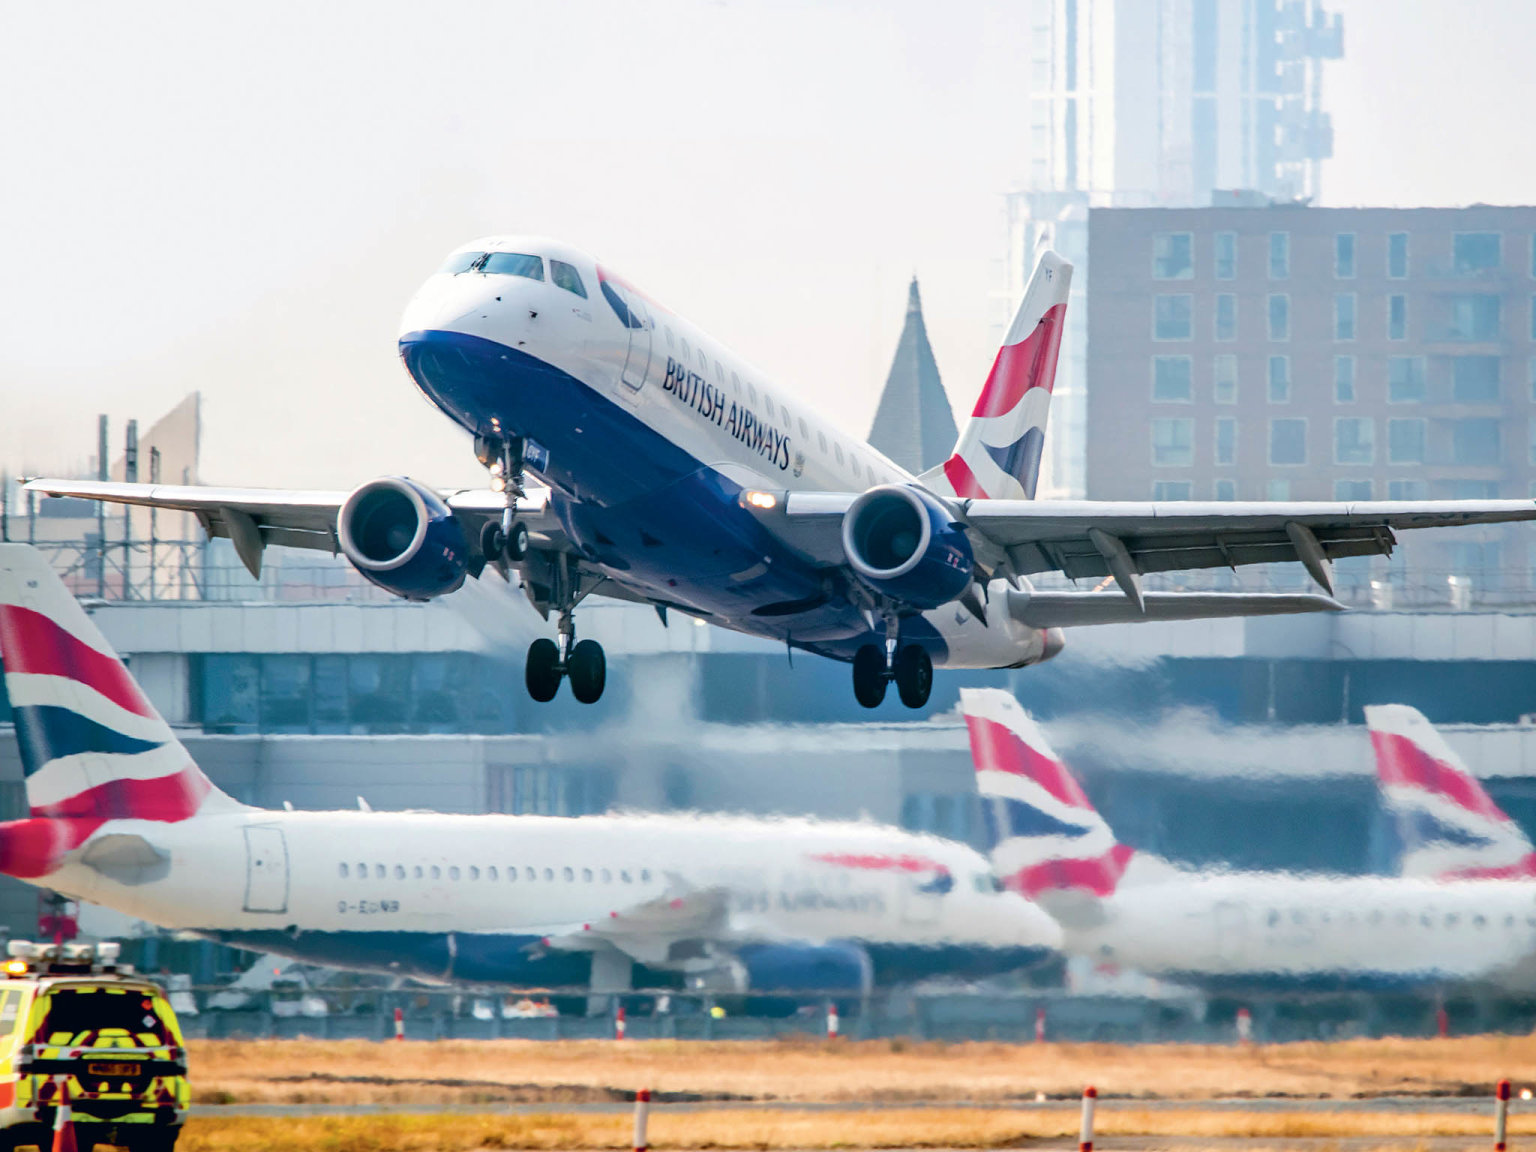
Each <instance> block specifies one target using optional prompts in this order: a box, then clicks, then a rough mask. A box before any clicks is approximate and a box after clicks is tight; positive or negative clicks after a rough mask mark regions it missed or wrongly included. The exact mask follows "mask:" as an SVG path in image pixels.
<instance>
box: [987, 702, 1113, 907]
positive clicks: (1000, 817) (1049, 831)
mask: <svg viewBox="0 0 1536 1152" xmlns="http://www.w3.org/2000/svg"><path fill="white" fill-rule="evenodd" d="M960 710H961V711H962V712H963V713H964V714H965V724H966V728H967V729H968V730H969V731H970V737H971V758H972V760H973V761H974V762H975V764H976V789H977V791H978V792H979V793H980V794H981V799H982V811H983V813H984V814H985V816H986V820H987V833H988V843H989V847H990V851H991V854H992V862H993V866H994V867H995V868H996V869H997V872H998V875H999V876H1001V877H1002V879H1003V883H1004V884H1005V885H1007V886H1008V887H1009V888H1011V889H1013V890H1014V891H1016V892H1021V893H1023V894H1024V895H1025V896H1028V897H1030V898H1034V897H1036V896H1039V895H1041V894H1043V893H1049V892H1070V893H1075V894H1077V895H1080V896H1094V897H1102V896H1109V895H1110V894H1112V893H1113V892H1114V891H1115V888H1116V887H1117V886H1118V885H1119V883H1120V877H1121V876H1122V875H1124V873H1125V869H1126V866H1127V865H1128V864H1129V863H1130V860H1131V856H1132V855H1133V850H1132V849H1131V848H1129V847H1127V846H1126V845H1124V844H1119V843H1116V841H1115V834H1114V833H1113V832H1112V831H1111V830H1110V827H1109V825H1108V824H1106V823H1105V822H1104V818H1103V817H1102V816H1100V815H1099V814H1098V812H1097V811H1095V810H1094V807H1093V804H1092V802H1090V801H1089V799H1088V797H1087V795H1086V794H1085V793H1084V792H1083V789H1082V786H1081V785H1080V784H1079V783H1078V782H1077V780H1076V778H1074V777H1073V775H1072V773H1071V771H1070V770H1069V769H1068V768H1067V766H1066V765H1065V764H1064V763H1062V761H1061V758H1060V757H1059V756H1057V755H1056V753H1055V752H1054V751H1052V750H1051V746H1050V744H1049V743H1048V742H1047V741H1046V739H1045V734H1044V733H1043V732H1041V731H1040V728H1039V726H1038V725H1037V724H1036V723H1035V722H1034V721H1033V720H1031V719H1030V717H1029V715H1028V714H1027V713H1026V712H1025V711H1024V709H1023V708H1021V707H1020V706H1019V702H1018V701H1017V700H1015V699H1014V698H1013V697H1012V696H1010V695H1009V694H1008V693H1006V692H1002V691H999V690H997V689H995V688H962V689H961V690H960Z"/></svg>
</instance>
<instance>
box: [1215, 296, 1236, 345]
mask: <svg viewBox="0 0 1536 1152" xmlns="http://www.w3.org/2000/svg"><path fill="white" fill-rule="evenodd" d="M1216 339H1218V340H1236V339H1237V297H1236V296H1234V295H1233V294H1232V293H1230V292H1219V293H1217V295H1216Z"/></svg>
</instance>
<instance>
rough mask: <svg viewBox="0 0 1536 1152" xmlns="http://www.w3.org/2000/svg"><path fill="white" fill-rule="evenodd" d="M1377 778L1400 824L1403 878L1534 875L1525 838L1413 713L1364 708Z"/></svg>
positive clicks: (1533, 853)
mask: <svg viewBox="0 0 1536 1152" xmlns="http://www.w3.org/2000/svg"><path fill="white" fill-rule="evenodd" d="M1365 722H1366V725H1367V726H1368V727H1369V728H1370V731H1371V746H1372V747H1373V748H1374V749H1375V752H1376V778H1377V782H1378V783H1379V785H1380V787H1381V794H1382V799H1383V800H1384V801H1385V803H1386V806H1387V810H1388V811H1389V812H1391V813H1392V814H1393V815H1394V816H1395V817H1396V818H1397V829H1398V835H1399V838H1400V839H1401V841H1402V850H1403V858H1402V872H1403V875H1405V876H1422V877H1428V878H1430V879H1435V880H1501V879H1523V878H1530V877H1536V850H1533V848H1532V845H1531V841H1530V839H1529V838H1528V837H1527V836H1526V834H1525V833H1524V832H1522V831H1521V830H1520V826H1519V825H1518V824H1516V823H1515V822H1514V821H1513V820H1511V819H1510V818H1509V817H1508V816H1507V815H1506V814H1505V813H1504V811H1503V810H1502V809H1501V808H1500V807H1499V806H1498V805H1497V804H1495V803H1494V802H1493V797H1491V796H1489V795H1488V793H1487V791H1486V790H1485V789H1484V788H1483V786H1482V785H1481V784H1480V783H1478V780H1477V777H1475V776H1473V775H1472V773H1471V772H1470V771H1468V769H1467V766H1466V764H1464V763H1463V762H1462V759H1461V757H1460V756H1458V755H1456V753H1455V752H1454V751H1453V750H1452V749H1451V746H1450V745H1449V744H1447V743H1446V742H1445V739H1444V737H1442V736H1441V735H1440V733H1439V732H1437V731H1435V727H1434V725H1433V724H1431V723H1430V722H1429V721H1428V720H1426V719H1425V718H1424V716H1423V714H1422V713H1420V712H1419V711H1418V710H1417V709H1414V708H1410V707H1408V706H1407V705H1406V704H1382V705H1378V706H1376V707H1371V708H1367V709H1366V710H1365Z"/></svg>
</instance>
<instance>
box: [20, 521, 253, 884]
mask: <svg viewBox="0 0 1536 1152" xmlns="http://www.w3.org/2000/svg"><path fill="white" fill-rule="evenodd" d="M0 668H3V670H4V675H5V689H6V694H7V696H8V697H9V700H10V706H11V713H12V716H11V718H12V720H13V721H14V722H15V725H16V741H17V744H18V745H19V747H20V752H21V767H22V773H23V775H24V777H25V788H26V796H27V806H28V808H29V809H30V816H29V817H28V818H27V819H24V820H12V821H8V822H6V823H3V824H0V872H5V873H8V874H9V875H12V876H23V877H36V876H42V875H46V874H47V873H48V872H50V871H52V870H53V869H54V867H55V866H56V865H57V864H58V861H59V859H60V858H61V857H62V856H63V854H64V853H66V852H68V851H70V850H72V849H74V848H77V847H79V846H80V845H81V844H83V843H85V841H86V840H87V839H88V838H89V837H90V836H91V834H92V833H93V832H95V831H96V829H97V828H99V827H100V826H101V825H102V824H104V823H106V822H107V821H108V820H114V819H117V820H152V821H159V822H163V823H174V822H178V821H181V820H186V819H188V818H189V817H191V816H193V815H194V814H196V813H197V812H198V811H199V810H200V809H202V808H204V807H205V806H234V805H235V803H236V802H235V801H234V800H232V799H231V798H230V797H228V796H226V795H225V794H224V793H222V792H220V791H219V790H218V789H216V788H215V787H214V786H213V784H212V783H211V782H210V781H209V780H208V778H207V777H206V776H204V775H203V773H202V771H201V769H199V768H198V766H197V765H196V764H195V763H193V761H192V757H191V756H190V755H189V754H188V752H187V750H186V748H184V747H183V746H182V744H181V742H180V741H179V740H177V739H176V737H175V735H174V734H173V733H172V732H171V729H170V726H169V725H167V724H166V722H165V721H164V720H163V719H161V717H160V714H159V713H158V712H156V711H155V708H154V706H153V705H152V704H150V702H149V700H148V699H147V698H146V697H145V695H144V693H143V691H142V690H141V689H140V688H139V686H138V684H137V683H136V682H135V681H134V679H133V676H132V675H131V674H130V673H129V671H128V669H127V668H126V667H125V666H124V664H123V662H122V661H121V660H120V659H118V657H117V654H116V653H115V652H113V651H112V647H111V645H110V644H108V643H107V641H106V639H105V638H104V637H103V636H102V635H101V633H100V631H98V630H97V628H96V625H95V624H93V623H92V622H91V619H90V617H89V616H87V615H86V613H85V610H84V609H83V608H81V606H80V604H79V603H78V602H77V601H76V600H75V598H74V596H72V595H71V594H70V592H69V589H67V588H66V587H65V586H64V582H63V581H62V580H60V579H59V577H58V575H57V573H55V572H54V570H53V568H52V566H51V565H50V564H49V563H48V561H47V559H46V558H45V557H44V556H43V555H42V553H40V552H38V551H37V550H36V549H34V548H32V547H30V546H28V545H25V544H0Z"/></svg>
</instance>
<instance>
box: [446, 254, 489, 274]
mask: <svg viewBox="0 0 1536 1152" xmlns="http://www.w3.org/2000/svg"><path fill="white" fill-rule="evenodd" d="M484 255H485V253H484V252H455V253H454V254H453V255H452V256H450V257H448V260H447V262H446V263H445V264H444V265H443V266H442V267H441V268H439V269H438V270H437V271H438V273H439V274H440V275H448V276H457V275H458V274H459V273H460V272H468V271H469V270H470V269H471V268H473V267H474V266H475V265H476V264H478V263H480V257H482V256H484Z"/></svg>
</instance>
